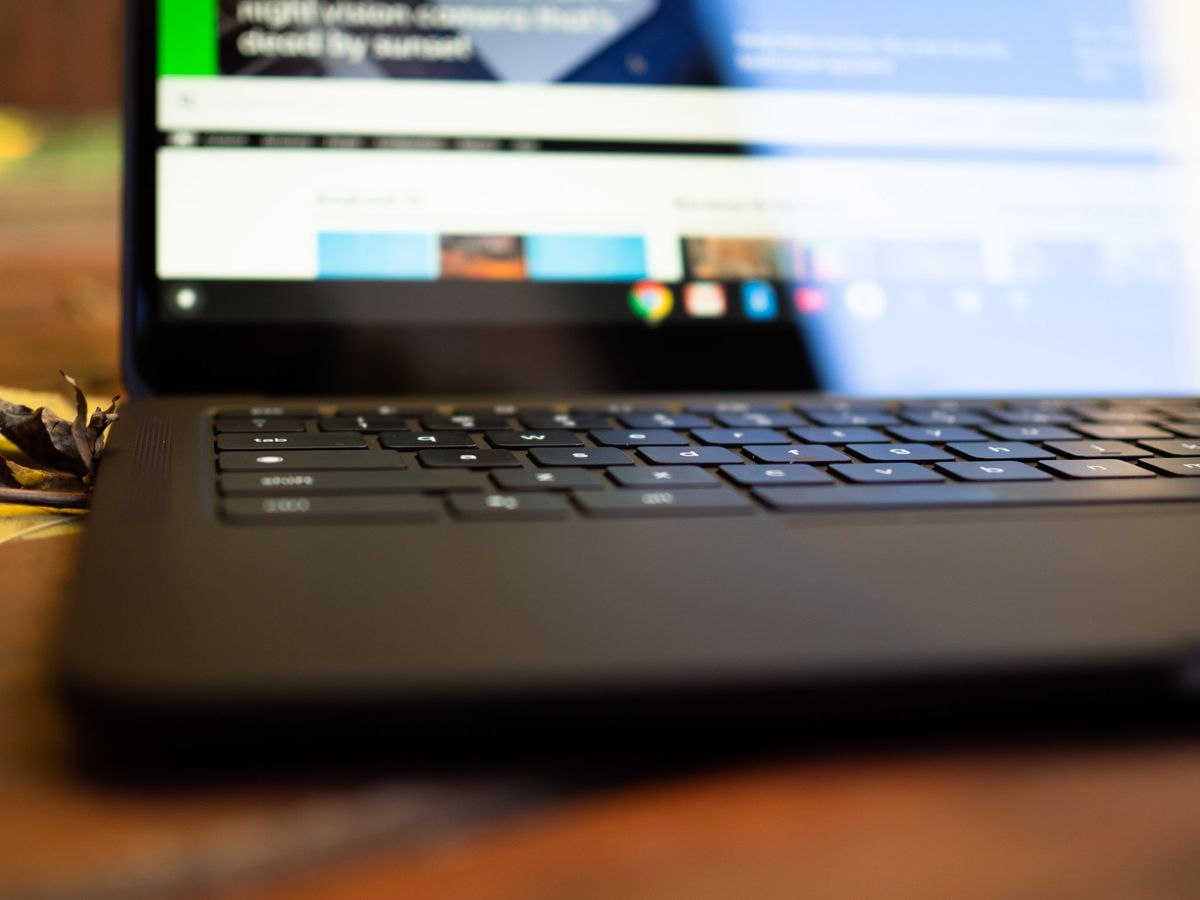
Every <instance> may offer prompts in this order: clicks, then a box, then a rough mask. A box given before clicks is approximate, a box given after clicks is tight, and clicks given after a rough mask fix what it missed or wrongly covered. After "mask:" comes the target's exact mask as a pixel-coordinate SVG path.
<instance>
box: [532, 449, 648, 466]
mask: <svg viewBox="0 0 1200 900" xmlns="http://www.w3.org/2000/svg"><path fill="white" fill-rule="evenodd" d="M529 458H530V459H532V460H533V461H534V462H535V463H537V464H538V465H539V466H586V467H587V468H596V467H598V466H632V465H633V458H632V457H631V456H630V455H629V454H628V453H626V452H625V451H623V450H618V449H617V448H616V447H580V448H579V449H577V450H568V449H565V448H564V449H555V448H549V447H548V448H546V449H545V450H530V451H529Z"/></svg>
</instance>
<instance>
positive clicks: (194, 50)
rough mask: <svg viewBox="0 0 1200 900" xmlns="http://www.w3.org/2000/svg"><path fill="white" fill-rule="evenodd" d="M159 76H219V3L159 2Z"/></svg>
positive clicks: (204, 0)
mask: <svg viewBox="0 0 1200 900" xmlns="http://www.w3.org/2000/svg"><path fill="white" fill-rule="evenodd" d="M158 74H159V75H216V74H217V0H158Z"/></svg>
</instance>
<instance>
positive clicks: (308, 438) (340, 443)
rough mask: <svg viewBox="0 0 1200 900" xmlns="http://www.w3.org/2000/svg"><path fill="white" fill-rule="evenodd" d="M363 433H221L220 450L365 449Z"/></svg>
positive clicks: (219, 439) (218, 441) (219, 438)
mask: <svg viewBox="0 0 1200 900" xmlns="http://www.w3.org/2000/svg"><path fill="white" fill-rule="evenodd" d="M366 448H367V442H366V441H365V440H363V436H362V435H361V434H354V433H345V432H343V433H338V434H276V433H274V432H272V433H270V434H221V435H218V436H217V449H218V450H365V449H366Z"/></svg>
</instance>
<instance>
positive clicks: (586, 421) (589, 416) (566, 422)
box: [521, 413, 612, 431]
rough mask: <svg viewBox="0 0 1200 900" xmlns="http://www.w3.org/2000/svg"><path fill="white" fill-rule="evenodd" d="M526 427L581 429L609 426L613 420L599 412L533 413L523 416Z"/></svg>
mask: <svg viewBox="0 0 1200 900" xmlns="http://www.w3.org/2000/svg"><path fill="white" fill-rule="evenodd" d="M521 424H522V425H524V426H525V427H526V428H546V429H551V428H569V429H572V430H574V431H581V430H583V429H585V428H608V427H609V426H610V425H612V420H611V419H610V418H609V417H608V416H605V415H600V414H599V413H531V414H529V415H523V416H521Z"/></svg>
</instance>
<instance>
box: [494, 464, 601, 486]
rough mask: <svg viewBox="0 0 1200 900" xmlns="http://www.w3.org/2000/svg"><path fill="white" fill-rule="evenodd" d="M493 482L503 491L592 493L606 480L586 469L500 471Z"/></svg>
mask: <svg viewBox="0 0 1200 900" xmlns="http://www.w3.org/2000/svg"><path fill="white" fill-rule="evenodd" d="M492 481H494V482H496V487H498V488H500V490H502V491H569V490H574V491H591V490H598V489H600V488H602V487H604V479H602V478H601V477H600V476H599V475H597V474H596V473H595V472H589V471H587V470H586V469H498V470H496V471H495V472H493V473H492Z"/></svg>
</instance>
